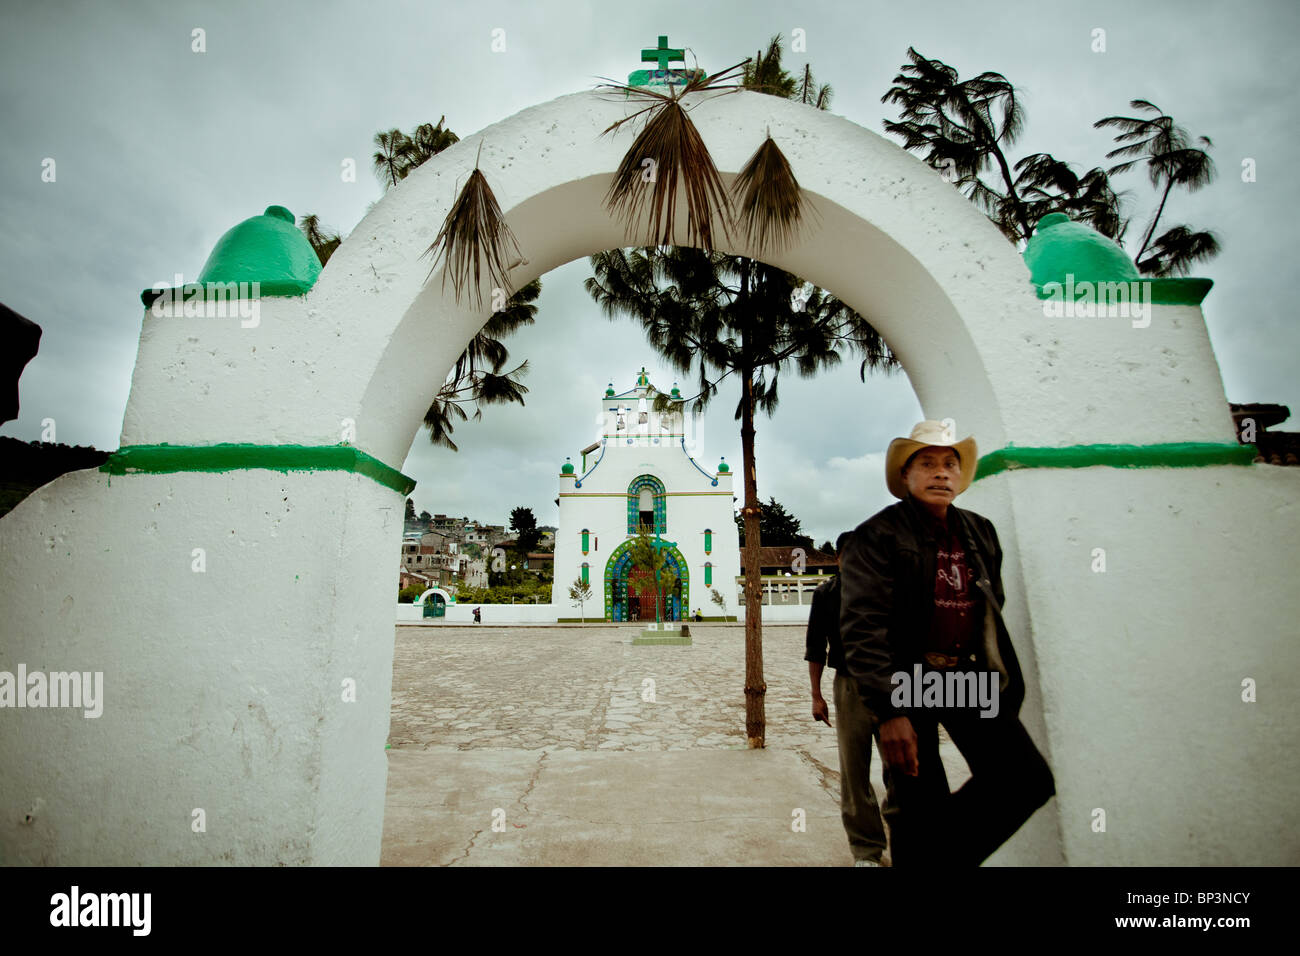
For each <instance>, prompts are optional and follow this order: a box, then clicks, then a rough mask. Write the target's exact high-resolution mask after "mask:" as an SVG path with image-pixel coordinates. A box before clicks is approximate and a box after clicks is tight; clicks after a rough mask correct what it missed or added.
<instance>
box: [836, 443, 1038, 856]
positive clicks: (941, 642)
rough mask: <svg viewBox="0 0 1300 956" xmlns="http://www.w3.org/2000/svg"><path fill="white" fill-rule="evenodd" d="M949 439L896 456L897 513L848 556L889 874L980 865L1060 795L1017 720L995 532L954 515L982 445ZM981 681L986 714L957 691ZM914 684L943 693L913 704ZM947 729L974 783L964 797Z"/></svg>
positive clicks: (849, 654) (869, 523) (847, 586)
mask: <svg viewBox="0 0 1300 956" xmlns="http://www.w3.org/2000/svg"><path fill="white" fill-rule="evenodd" d="M954 438H955V436H954V434H953V431H952V427H951V422H950V421H949V422H946V423H945V422H936V421H924V422H921V423H920V424H919V425H917V426H916V427H915V428H913V429H912V434H911V436H910V437H908V438H896V439H894V441H892V442H891V443H890V445H889V451H888V453H887V454H886V456H885V479H886V483H887V484H888V486H889V490H890V492H892V493H893V495H894V496H895V497H897V498H900V499H901V501H899V503H898V504H895V505H891V506H889V507H888V508H885V509H884V510H883V511H881V512H879V513H878V514H876V515H873V516H872V517H871V518H868V519H867V520H866V521H864V522H863V523H862V524H860V525H859V526H858V527H857V528H856V529H854V531H853V532H852V534H851V535H850V537H849V539H848V541H846V542H845V546H844V553H843V554H842V555H841V557H840V587H841V599H840V637H841V641H842V644H843V649H844V662H845V666H846V668H847V670H848V672H849V675H850V677H851V678H852V679H853V680H854V681H855V682H856V683H857V688H858V692H859V694H860V695H861V698H862V701H863V703H864V704H865V706H866V708H867V710H868V711H869V712H870V713H871V715H872V716H873V718H874V719H875V721H876V722H877V726H878V728H879V746H880V751H881V755H882V756H883V757H884V760H885V784H886V790H887V794H886V800H885V813H884V816H885V820H886V822H887V823H888V824H889V827H890V855H891V857H892V858H893V862H894V865H895V866H909V865H917V864H924V863H931V864H939V865H943V864H951V865H978V864H979V863H980V862H982V861H983V860H984V859H986V858H987V857H988V856H989V854H991V853H992V852H993V851H994V850H996V849H997V848H998V847H999V846H1001V845H1002V844H1003V843H1004V842H1006V840H1007V839H1008V838H1009V837H1010V836H1011V835H1012V834H1013V833H1015V832H1016V830H1018V829H1019V828H1020V826H1021V824H1023V823H1024V822H1025V821H1026V820H1028V819H1029V817H1030V816H1031V815H1032V814H1033V812H1034V811H1035V810H1037V809H1038V808H1039V807H1040V806H1042V805H1043V804H1044V803H1046V802H1047V800H1048V799H1049V798H1050V797H1051V796H1052V794H1053V793H1055V784H1054V781H1053V778H1052V772H1051V770H1050V769H1049V768H1048V766H1047V763H1046V761H1045V760H1043V757H1042V755H1041V754H1040V753H1039V752H1038V749H1037V748H1036V747H1035V746H1034V743H1033V741H1032V740H1031V739H1030V737H1029V734H1028V733H1027V732H1026V731H1025V728H1024V726H1023V725H1022V724H1021V723H1020V719H1019V716H1018V715H1019V713H1020V705H1021V703H1022V702H1023V700H1024V680H1023V678H1022V676H1021V672H1020V664H1019V662H1018V660H1017V659H1016V652H1015V648H1014V647H1012V645H1011V638H1010V636H1009V635H1008V633H1007V629H1006V626H1005V625H1004V623H1003V621H1002V603H1003V591H1002V548H1001V547H1000V545H999V544H998V536H997V531H996V530H995V529H994V527H993V523H992V522H991V521H989V520H988V519H987V518H985V517H983V516H982V515H978V514H976V513H975V512H973V511H966V510H965V509H961V508H958V507H956V506H955V505H954V504H952V502H953V499H955V498H956V497H957V496H958V495H960V494H961V493H962V492H963V491H965V490H966V488H967V487H968V486H969V485H970V483H971V481H972V480H973V479H974V477H975V466H976V462H977V451H976V447H975V439H974V438H973V437H968V438H965V439H963V440H962V441H955V440H954ZM976 678H979V679H980V683H981V686H983V684H984V683H987V684H988V685H989V686H990V689H991V690H992V691H993V697H994V700H993V706H992V707H989V706H987V704H988V701H987V700H985V699H981V701H980V703H981V705H982V706H981V707H980V708H978V709H977V707H976V706H973V704H974V703H975V701H974V700H972V699H970V698H968V697H966V696H965V695H964V694H962V693H954V692H953V691H954V689H955V688H957V689H960V688H966V687H971V688H973V687H974V686H975V685H976V683H977V681H976ZM913 682H914V683H917V684H920V683H924V684H925V686H926V687H927V688H928V689H934V690H935V693H934V694H933V695H931V694H930V693H929V690H927V692H926V694H925V696H924V699H923V698H922V695H921V694H920V693H919V692H916V693H907V692H905V691H906V689H907V688H906V686H905V685H908V684H909V683H913ZM944 688H946V689H947V690H946V691H945V690H944ZM939 724H943V726H944V729H945V730H946V731H947V732H948V736H949V737H950V738H951V739H952V741H953V743H955V744H956V745H957V749H958V750H960V751H961V754H962V756H963V757H965V759H966V763H967V764H968V765H969V767H970V770H971V779H970V780H969V781H967V782H966V784H965V785H964V786H963V787H961V789H959V790H958V791H957V792H956V793H950V792H949V790H948V780H947V777H946V775H945V774H944V769H943V763H942V762H941V761H940V759H939V744H938V725H939Z"/></svg>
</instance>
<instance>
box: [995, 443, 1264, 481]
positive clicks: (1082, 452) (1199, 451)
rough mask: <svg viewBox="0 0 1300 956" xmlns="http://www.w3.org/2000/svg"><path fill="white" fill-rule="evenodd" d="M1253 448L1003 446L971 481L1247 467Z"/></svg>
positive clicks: (1224, 445)
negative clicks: (1056, 473)
mask: <svg viewBox="0 0 1300 956" xmlns="http://www.w3.org/2000/svg"><path fill="white" fill-rule="evenodd" d="M1255 455H1256V451H1255V446H1254V445H1240V444H1235V443H1227V442H1208V441H1189V442H1166V443H1164V444H1157V445H1066V446H1065V447H1063V448H1042V447H1020V446H1017V445H1007V446H1006V447H1005V448H999V449H998V450H997V451H993V452H989V453H988V454H987V455H983V456H982V457H981V458H980V461H979V466H978V467H977V468H976V469H975V480H976V481H979V480H980V479H981V478H987V477H988V476H989V475H996V474H997V473H998V472H1001V471H1015V470H1017V469H1019V468H1090V467H1092V466H1094V465H1105V466H1106V467H1108V468H1204V467H1207V466H1210V465H1249V464H1250V463H1251V462H1253V461H1254V460H1255Z"/></svg>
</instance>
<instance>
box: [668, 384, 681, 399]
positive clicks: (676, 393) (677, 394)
mask: <svg viewBox="0 0 1300 956" xmlns="http://www.w3.org/2000/svg"><path fill="white" fill-rule="evenodd" d="M670 397H672V398H676V399H680V398H681V397H682V393H681V390H680V389H679V388H678V387H677V383H676V382H673V391H672V395H671V396H670Z"/></svg>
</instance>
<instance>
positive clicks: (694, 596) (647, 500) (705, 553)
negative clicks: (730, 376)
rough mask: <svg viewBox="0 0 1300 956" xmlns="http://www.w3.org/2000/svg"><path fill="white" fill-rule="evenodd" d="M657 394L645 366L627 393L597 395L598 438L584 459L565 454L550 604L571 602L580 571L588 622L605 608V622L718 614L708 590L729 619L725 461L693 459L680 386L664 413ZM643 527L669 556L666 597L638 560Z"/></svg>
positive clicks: (731, 529) (733, 557) (732, 555)
mask: <svg viewBox="0 0 1300 956" xmlns="http://www.w3.org/2000/svg"><path fill="white" fill-rule="evenodd" d="M657 394H658V392H657V390H656V389H655V388H654V386H653V385H651V383H650V380H649V378H648V377H647V375H646V372H645V369H642V370H641V374H640V375H639V376H638V377H637V381H636V385H635V386H634V387H633V388H632V389H630V390H628V391H626V392H622V393H616V392H615V391H614V387H613V385H610V387H609V388H608V389H607V390H606V391H605V395H604V397H603V398H602V399H601V404H600V414H599V418H598V421H600V422H601V430H600V437H599V440H598V441H597V442H595V443H594V444H592V445H590V446H589V447H587V448H585V449H583V450H582V452H581V453H580V454H581V465H580V466H579V465H575V464H574V463H573V462H572V460H570V461H567V462H566V463H565V465H564V467H563V469H562V470H561V473H560V497H559V507H560V526H559V530H558V531H557V532H556V538H555V596H554V598H553V601H554V603H555V604H556V605H557V606H564V605H565V604H567V603H569V598H568V593H569V586H570V585H571V584H573V582H574V581H575V580H577V579H578V578H582V579H583V580H586V581H587V582H588V583H589V584H590V585H591V592H592V598H591V600H590V601H588V602H587V604H586V607H585V609H584V613H585V616H587V617H588V619H590V618H593V617H594V618H599V617H600V616H601V613H600V609H602V608H603V616H604V618H605V620H607V621H611V622H623V621H643V622H652V621H654V620H655V619H656V611H658V614H659V616H660V617H661V618H662V619H664V620H668V621H674V620H678V621H679V620H685V619H688V618H689V617H690V616H691V615H692V614H693V613H694V612H695V611H696V610H697V609H698V610H699V611H701V612H702V613H703V614H704V615H705V616H706V617H714V616H719V615H721V614H722V613H723V609H721V608H719V607H718V606H717V605H716V604H715V603H714V602H713V601H712V600H711V593H712V591H713V590H717V591H718V592H719V593H720V594H721V595H723V597H724V598H725V600H726V613H727V614H730V615H732V616H733V617H734V615H735V614H736V603H737V600H736V578H737V576H738V575H739V574H740V547H739V539H738V536H737V534H736V524H735V519H734V507H733V498H732V478H731V472H730V470H729V467H728V465H727V463H726V462H725V461H719V462H718V464H717V466H716V467H708V466H705V465H702V464H701V463H700V462H699V461H698V460H697V459H696V457H694V453H698V449H696V448H694V447H693V444H692V441H691V438H692V436H691V435H689V434H688V433H687V425H688V424H689V419H688V417H687V414H686V412H685V410H684V408H683V407H682V404H683V403H682V399H681V394H680V392H679V391H678V390H677V388H676V387H674V388H673V390H672V392H671V400H672V407H671V408H670V409H669V410H667V411H662V412H661V411H656V410H655V408H654V405H655V397H656V395H657ZM643 534H644V535H645V536H646V537H647V538H649V539H650V541H651V542H652V544H653V546H654V547H656V548H658V549H659V550H661V551H662V552H663V554H664V557H665V560H664V563H663V568H662V569H661V570H660V583H659V585H658V586H662V588H663V592H664V593H663V601H662V604H659V598H658V586H657V585H656V583H655V580H654V575H653V570H652V569H651V568H650V567H647V566H646V561H645V560H644V557H641V558H640V559H638V555H637V547H636V544H637V541H638V539H639V538H641V536H642V535H643ZM657 605H658V607H657ZM564 616H566V617H567V616H569V615H564ZM572 616H574V617H577V608H576V607H575V608H574V610H573V615H572Z"/></svg>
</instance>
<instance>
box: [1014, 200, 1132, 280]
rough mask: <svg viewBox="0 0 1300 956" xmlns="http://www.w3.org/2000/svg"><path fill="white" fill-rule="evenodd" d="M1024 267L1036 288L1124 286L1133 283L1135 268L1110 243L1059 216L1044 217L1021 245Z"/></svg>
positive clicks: (1063, 215)
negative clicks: (1085, 284)
mask: <svg viewBox="0 0 1300 956" xmlns="http://www.w3.org/2000/svg"><path fill="white" fill-rule="evenodd" d="M1024 259H1025V265H1027V266H1028V267H1029V274H1030V276H1031V277H1032V279H1033V281H1034V285H1036V286H1044V285H1046V284H1047V283H1049V282H1060V283H1064V282H1065V277H1066V275H1073V276H1074V281H1075V282H1076V283H1078V282H1119V281H1123V282H1127V281H1130V280H1133V279H1137V278H1138V277H1139V276H1138V270H1137V266H1135V265H1134V264H1133V260H1132V259H1130V258H1129V257H1128V255H1127V253H1125V252H1124V250H1123V249H1121V248H1120V247H1119V244H1118V243H1117V242H1115V241H1114V240H1112V239H1107V238H1106V237H1105V236H1103V235H1102V234H1101V233H1099V232H1098V231H1097V230H1095V229H1092V228H1090V227H1088V226H1085V225H1083V224H1082V223H1078V222H1073V221H1071V219H1070V217H1069V216H1067V215H1066V214H1065V213H1063V212H1053V213H1048V214H1047V215H1046V216H1044V217H1043V218H1042V219H1040V220H1038V227H1037V228H1036V230H1035V231H1034V234H1033V236H1032V237H1031V238H1030V240H1029V242H1028V243H1027V244H1026V245H1025V253H1024Z"/></svg>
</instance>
